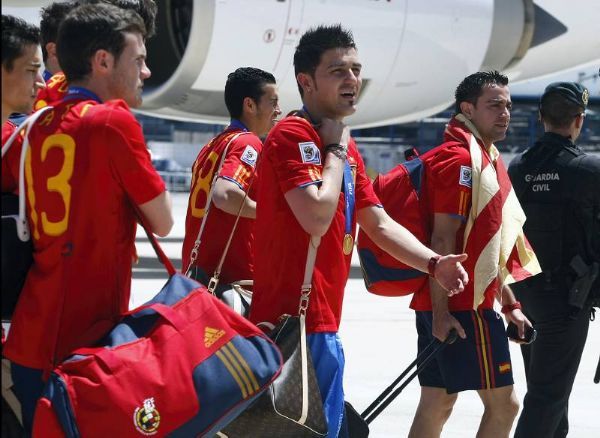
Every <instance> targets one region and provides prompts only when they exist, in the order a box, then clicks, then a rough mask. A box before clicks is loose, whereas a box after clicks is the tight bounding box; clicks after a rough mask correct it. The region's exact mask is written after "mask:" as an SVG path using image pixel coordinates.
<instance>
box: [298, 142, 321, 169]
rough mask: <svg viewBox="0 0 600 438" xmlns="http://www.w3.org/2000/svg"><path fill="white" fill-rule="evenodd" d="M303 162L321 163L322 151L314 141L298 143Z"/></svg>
mask: <svg viewBox="0 0 600 438" xmlns="http://www.w3.org/2000/svg"><path fill="white" fill-rule="evenodd" d="M298 147H299V148H300V155H301V156H302V162H303V163H310V164H321V151H320V150H319V148H318V147H317V145H316V144H314V143H313V142H312V141H306V142H302V143H298Z"/></svg>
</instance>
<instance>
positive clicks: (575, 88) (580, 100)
mask: <svg viewBox="0 0 600 438" xmlns="http://www.w3.org/2000/svg"><path fill="white" fill-rule="evenodd" d="M551 94H560V95H561V96H562V97H564V98H565V99H567V100H569V101H570V102H573V103H574V104H576V105H579V106H582V107H583V108H585V107H587V104H588V100H589V98H590V92H589V91H588V89H587V88H585V87H584V86H583V85H581V84H578V83H577V82H553V83H551V84H550V85H548V86H547V87H546V89H545V90H544V94H542V99H541V100H540V103H543V102H544V98H545V97H546V96H549V95H551Z"/></svg>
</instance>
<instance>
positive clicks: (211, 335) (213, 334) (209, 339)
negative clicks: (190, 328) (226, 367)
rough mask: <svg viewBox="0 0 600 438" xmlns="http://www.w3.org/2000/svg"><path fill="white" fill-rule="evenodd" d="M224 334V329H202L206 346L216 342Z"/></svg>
mask: <svg viewBox="0 0 600 438" xmlns="http://www.w3.org/2000/svg"><path fill="white" fill-rule="evenodd" d="M224 334H225V331H224V330H220V329H215V328H212V327H206V328H205V329H204V346H205V347H206V348H208V347H210V346H211V345H212V344H214V343H215V342H217V341H218V340H219V339H220V338H221V336H223V335H224Z"/></svg>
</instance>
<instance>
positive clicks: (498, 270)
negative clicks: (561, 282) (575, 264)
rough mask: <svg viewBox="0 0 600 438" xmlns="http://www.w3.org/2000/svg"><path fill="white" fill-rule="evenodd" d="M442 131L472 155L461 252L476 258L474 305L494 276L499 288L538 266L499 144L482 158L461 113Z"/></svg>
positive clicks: (479, 144) (480, 148)
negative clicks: (467, 206)
mask: <svg viewBox="0 0 600 438" xmlns="http://www.w3.org/2000/svg"><path fill="white" fill-rule="evenodd" d="M459 122H460V123H459ZM446 136H449V137H451V138H454V139H456V140H458V141H460V142H461V143H464V144H466V145H468V147H469V151H470V154H471V167H472V195H471V198H472V201H471V210H470V212H469V215H468V218H467V224H466V227H465V236H464V251H465V252H466V253H467V254H468V255H469V258H471V259H472V258H475V259H476V262H475V268H474V272H473V273H472V276H473V277H472V278H471V282H473V290H474V294H473V295H474V296H473V309H477V307H478V306H479V305H480V304H481V303H482V302H483V300H484V297H485V294H486V291H487V290H488V288H489V287H490V286H491V285H492V284H493V283H494V280H495V279H496V278H497V277H499V278H500V287H502V285H503V284H510V283H514V282H517V281H520V280H523V279H525V278H527V277H530V276H532V275H536V274H538V273H540V272H541V268H540V264H539V262H538V260H537V257H536V255H535V253H534V252H533V249H532V248H531V246H530V245H529V242H528V241H527V239H526V238H525V235H524V234H523V224H524V223H525V213H524V212H523V209H522V208H521V204H519V200H518V199H517V196H516V194H515V191H514V189H513V187H512V184H511V182H510V179H509V177H508V173H507V172H506V167H505V166H504V163H503V162H502V158H501V157H500V153H499V152H498V149H496V147H495V146H494V145H493V144H492V145H491V147H490V148H489V149H488V150H487V153H488V155H489V160H484V153H485V152H484V146H483V142H481V141H478V139H479V140H481V136H480V135H479V133H478V132H477V129H476V128H475V126H474V125H473V123H471V121H470V120H468V119H467V118H466V117H464V116H463V115H462V114H459V115H457V116H456V117H455V118H454V119H453V120H452V121H451V122H450V124H449V125H448V127H447V128H446ZM490 161H491V163H494V164H495V165H492V164H491V163H490Z"/></svg>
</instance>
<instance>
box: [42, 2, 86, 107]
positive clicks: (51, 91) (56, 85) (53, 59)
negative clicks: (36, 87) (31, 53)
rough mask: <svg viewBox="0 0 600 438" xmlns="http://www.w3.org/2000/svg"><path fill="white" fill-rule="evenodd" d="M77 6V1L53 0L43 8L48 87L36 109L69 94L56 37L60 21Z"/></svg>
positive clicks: (45, 73)
mask: <svg viewBox="0 0 600 438" xmlns="http://www.w3.org/2000/svg"><path fill="white" fill-rule="evenodd" d="M77 6H78V3H77V2H76V1H63V2H53V3H51V4H50V5H48V6H46V7H45V8H42V10H41V20H40V44H41V46H42V55H43V57H44V67H45V70H44V81H45V82H46V87H45V88H42V89H41V90H40V91H39V92H38V97H37V100H36V102H35V109H39V108H42V107H45V106H48V105H49V104H52V103H53V102H56V101H59V100H61V99H62V98H63V97H64V96H65V95H66V94H67V90H68V88H69V86H68V84H67V80H66V79H65V75H64V74H63V73H62V69H61V68H60V64H59V63H58V56H56V38H57V36H58V28H59V26H60V23H62V21H63V20H64V18H65V17H66V16H67V14H68V13H69V12H71V11H72V10H73V9H74V8H75V7H77Z"/></svg>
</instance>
